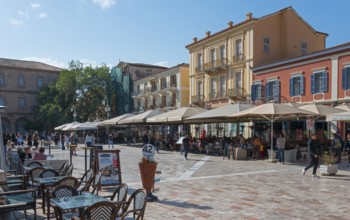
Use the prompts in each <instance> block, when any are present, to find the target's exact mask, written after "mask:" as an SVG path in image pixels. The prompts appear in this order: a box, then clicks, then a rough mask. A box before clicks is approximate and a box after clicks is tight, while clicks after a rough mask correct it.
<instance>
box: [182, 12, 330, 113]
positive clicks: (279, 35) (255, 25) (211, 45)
mask: <svg viewBox="0 0 350 220" xmlns="http://www.w3.org/2000/svg"><path fill="white" fill-rule="evenodd" d="M327 36H328V35H327V34H325V33H321V32H318V31H316V30H315V29H314V28H312V27H311V26H310V25H309V24H308V23H307V22H306V21H304V20H303V18H302V17H300V16H299V15H298V14H297V13H296V11H295V10H294V9H293V8H292V7H288V8H285V9H282V10H280V11H277V12H275V13H272V14H269V15H266V16H263V17H260V18H254V17H253V14H252V13H248V14H247V16H246V20H245V21H243V22H240V23H237V24H234V23H233V22H228V27H227V28H226V29H223V30H221V31H219V32H217V33H215V34H211V33H210V32H209V31H208V32H207V33H206V36H205V37H204V38H203V39H198V38H193V43H191V44H189V45H187V46H186V48H187V49H188V50H189V53H190V71H189V78H190V79H189V80H190V103H193V104H195V105H197V106H200V107H205V108H209V109H210V108H216V107H219V106H222V105H225V104H228V103H230V102H238V101H240V102H250V93H251V91H250V90H251V85H252V84H253V83H254V79H253V74H252V70H251V69H252V67H254V66H259V65H261V64H264V63H269V62H273V61H277V60H281V59H287V58H291V57H296V56H299V55H302V54H305V53H310V52H314V51H318V50H322V49H324V48H325V44H326V37H327Z"/></svg>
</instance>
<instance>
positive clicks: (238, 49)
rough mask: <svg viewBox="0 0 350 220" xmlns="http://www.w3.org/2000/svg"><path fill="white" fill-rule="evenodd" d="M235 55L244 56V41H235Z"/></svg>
mask: <svg viewBox="0 0 350 220" xmlns="http://www.w3.org/2000/svg"><path fill="white" fill-rule="evenodd" d="M235 54H236V56H239V55H242V54H243V51H242V39H238V40H236V41H235Z"/></svg>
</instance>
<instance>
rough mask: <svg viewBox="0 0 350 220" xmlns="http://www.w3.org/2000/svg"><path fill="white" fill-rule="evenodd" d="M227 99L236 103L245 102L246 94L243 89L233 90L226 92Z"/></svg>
mask: <svg viewBox="0 0 350 220" xmlns="http://www.w3.org/2000/svg"><path fill="white" fill-rule="evenodd" d="M227 97H229V98H231V99H233V100H237V101H246V99H247V97H248V93H247V92H246V90H245V89H244V88H233V89H228V90H227Z"/></svg>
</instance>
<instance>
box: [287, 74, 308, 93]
mask: <svg viewBox="0 0 350 220" xmlns="http://www.w3.org/2000/svg"><path fill="white" fill-rule="evenodd" d="M289 95H290V96H297V95H304V76H302V75H297V76H293V77H292V78H290V79H289Z"/></svg>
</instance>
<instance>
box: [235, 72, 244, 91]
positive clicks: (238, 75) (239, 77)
mask: <svg viewBox="0 0 350 220" xmlns="http://www.w3.org/2000/svg"><path fill="white" fill-rule="evenodd" d="M235 78H236V81H235V88H236V89H238V88H243V83H242V72H237V73H235Z"/></svg>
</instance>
